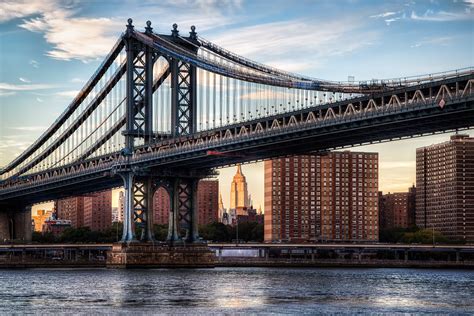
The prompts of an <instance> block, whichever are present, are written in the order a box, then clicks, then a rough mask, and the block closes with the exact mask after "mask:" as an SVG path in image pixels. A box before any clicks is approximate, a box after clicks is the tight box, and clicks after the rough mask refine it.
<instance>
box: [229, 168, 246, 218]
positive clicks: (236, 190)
mask: <svg viewBox="0 0 474 316" xmlns="http://www.w3.org/2000/svg"><path fill="white" fill-rule="evenodd" d="M248 206H249V205H248V192H247V180H246V179H245V176H244V174H243V173H242V168H241V166H240V165H237V173H236V174H235V175H234V179H233V180H232V184H231V185H230V208H231V209H234V210H243V209H244V208H246V207H248ZM237 213H238V212H237Z"/></svg>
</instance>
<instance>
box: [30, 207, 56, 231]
mask: <svg viewBox="0 0 474 316" xmlns="http://www.w3.org/2000/svg"><path fill="white" fill-rule="evenodd" d="M52 215H53V211H52V210H49V211H47V210H38V211H36V215H33V216H32V219H33V222H34V231H35V232H41V231H43V224H44V222H45V221H46V220H47V219H49V218H50V217H51V216H52Z"/></svg>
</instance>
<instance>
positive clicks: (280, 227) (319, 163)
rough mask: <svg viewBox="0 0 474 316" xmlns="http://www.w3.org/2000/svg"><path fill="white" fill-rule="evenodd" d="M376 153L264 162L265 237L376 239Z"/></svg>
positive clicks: (341, 153) (314, 156)
mask: <svg viewBox="0 0 474 316" xmlns="http://www.w3.org/2000/svg"><path fill="white" fill-rule="evenodd" d="M378 231H379V228H378V154H377V153H362V152H349V151H344V152H331V153H327V154H323V155H303V156H293V157H287V158H279V159H273V160H270V161H266V162H265V241H267V242H270V241H277V240H285V241H303V240H357V241H369V240H370V241H373V240H378Z"/></svg>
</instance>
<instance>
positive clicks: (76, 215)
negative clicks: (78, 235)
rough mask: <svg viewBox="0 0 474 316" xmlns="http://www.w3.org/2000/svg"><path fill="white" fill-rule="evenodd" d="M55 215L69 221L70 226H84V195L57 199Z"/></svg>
mask: <svg viewBox="0 0 474 316" xmlns="http://www.w3.org/2000/svg"><path fill="white" fill-rule="evenodd" d="M56 205H57V216H58V219H59V220H69V221H71V227H73V228H77V227H82V226H84V197H83V196H77V197H71V198H67V199H61V200H58V201H57V203H56Z"/></svg>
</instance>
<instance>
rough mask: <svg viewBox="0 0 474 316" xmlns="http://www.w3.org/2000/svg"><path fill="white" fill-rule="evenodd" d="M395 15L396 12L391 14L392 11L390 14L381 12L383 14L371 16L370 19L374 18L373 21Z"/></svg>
mask: <svg viewBox="0 0 474 316" xmlns="http://www.w3.org/2000/svg"><path fill="white" fill-rule="evenodd" d="M397 13H398V12H393V11H390V12H383V13H380V14H375V15H371V16H370V17H371V18H375V19H378V18H386V17H389V16H392V15H395V14H397Z"/></svg>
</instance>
